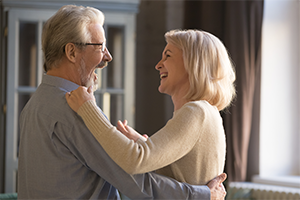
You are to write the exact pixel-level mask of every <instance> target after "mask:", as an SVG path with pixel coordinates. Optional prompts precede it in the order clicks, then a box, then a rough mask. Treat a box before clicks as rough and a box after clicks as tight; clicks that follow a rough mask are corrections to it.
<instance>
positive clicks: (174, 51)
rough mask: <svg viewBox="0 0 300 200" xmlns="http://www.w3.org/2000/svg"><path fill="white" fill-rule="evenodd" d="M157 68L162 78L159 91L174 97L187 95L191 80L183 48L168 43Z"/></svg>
mask: <svg viewBox="0 0 300 200" xmlns="http://www.w3.org/2000/svg"><path fill="white" fill-rule="evenodd" d="M155 69H156V70H158V71H159V74H160V79H161V81H160V86H159V88H158V90H159V92H161V93H165V94H168V95H170V96H172V97H174V96H178V97H183V96H185V94H186V92H187V91H188V88H189V80H188V74H187V72H186V70H185V67H184V63H183V52H182V50H181V49H179V48H178V47H176V46H175V45H173V44H171V43H168V44H167V45H166V47H165V49H164V51H163V53H162V59H161V60H160V61H159V62H158V63H157V65H156V66H155Z"/></svg>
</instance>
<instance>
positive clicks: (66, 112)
mask: <svg viewBox="0 0 300 200" xmlns="http://www.w3.org/2000/svg"><path fill="white" fill-rule="evenodd" d="M65 93H66V91H64V90H63V89H62V88H59V87H52V86H48V85H44V84H41V85H40V86H39V87H38V88H37V90H36V92H35V93H34V94H33V95H32V97H31V98H30V100H29V101H28V102H27V104H26V105H25V107H24V109H23V111H22V113H21V117H22V116H23V115H36V116H41V117H43V118H53V119H55V120H56V121H60V122H68V121H70V120H72V119H73V118H74V117H75V116H76V113H75V112H74V111H73V110H72V109H71V108H70V107H69V105H68V104H67V101H66V99H65Z"/></svg>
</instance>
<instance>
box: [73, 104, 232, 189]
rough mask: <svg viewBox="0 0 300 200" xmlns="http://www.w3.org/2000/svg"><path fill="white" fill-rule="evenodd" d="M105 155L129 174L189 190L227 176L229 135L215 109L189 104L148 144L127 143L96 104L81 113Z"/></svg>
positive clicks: (80, 111) (176, 112) (150, 139)
mask: <svg viewBox="0 0 300 200" xmlns="http://www.w3.org/2000/svg"><path fill="white" fill-rule="evenodd" d="M78 114H79V115H80V116H81V117H82V119H83V120H84V122H85V124H86V125H87V127H88V129H89V130H90V131H91V132H92V134H93V135H94V137H95V138H96V139H97V141H98V142H99V143H100V144H101V146H102V147H103V148H104V150H105V151H106V152H107V154H108V155H109V156H110V157H111V158H112V159H113V160H114V161H115V162H116V163H117V164H118V165H119V166H120V167H121V168H122V169H124V170H125V171H126V172H127V173H129V174H139V173H145V172H150V171H154V170H156V172H157V173H159V174H162V175H165V176H168V177H171V178H174V179H176V180H178V181H180V182H186V183H189V184H200V185H203V184H206V183H207V182H208V181H210V180H211V179H213V178H214V177H216V176H217V175H219V174H220V173H222V172H223V170H224V164H225V152H226V149H225V148H226V147H225V134H224V129H223V124H222V118H221V116H220V113H219V111H218V110H217V108H216V107H214V106H211V105H210V104H209V103H208V102H206V101H191V102H188V103H186V104H185V105H184V106H182V107H181V108H180V109H179V110H177V111H175V112H174V115H173V118H172V119H170V120H169V121H168V122H167V124H166V125H165V126H164V127H163V128H162V129H160V130H159V131H158V132H156V133H155V134H154V135H152V136H151V137H149V138H148V139H147V140H146V141H145V140H143V139H142V138H141V139H138V140H137V141H136V142H134V141H133V140H130V139H128V138H127V137H126V136H124V135H123V134H122V133H121V132H119V131H118V130H117V129H116V127H114V126H113V125H111V123H110V122H109V121H108V120H107V119H106V117H105V116H104V115H103V114H102V112H101V111H100V110H99V108H98V107H97V105H96V104H95V102H93V101H88V102H86V103H84V104H83V105H82V106H81V107H80V108H79V110H78Z"/></svg>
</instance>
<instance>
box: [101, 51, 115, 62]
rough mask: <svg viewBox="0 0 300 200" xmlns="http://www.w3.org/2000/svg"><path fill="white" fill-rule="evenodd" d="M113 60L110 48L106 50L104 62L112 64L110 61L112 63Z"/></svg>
mask: <svg viewBox="0 0 300 200" xmlns="http://www.w3.org/2000/svg"><path fill="white" fill-rule="evenodd" d="M112 59H113V57H112V55H111V54H110V52H109V50H108V48H105V51H104V56H103V60H104V61H106V62H110V61H112Z"/></svg>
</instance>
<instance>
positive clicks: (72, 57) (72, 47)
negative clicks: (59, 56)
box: [65, 43, 77, 63]
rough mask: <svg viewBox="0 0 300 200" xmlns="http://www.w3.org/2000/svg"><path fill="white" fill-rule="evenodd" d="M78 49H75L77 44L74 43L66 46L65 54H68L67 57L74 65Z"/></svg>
mask: <svg viewBox="0 0 300 200" xmlns="http://www.w3.org/2000/svg"><path fill="white" fill-rule="evenodd" d="M76 53H77V52H76V47H75V44H73V43H68V44H66V46H65V54H66V57H67V58H68V60H69V61H70V62H72V63H75V61H76V59H75V57H76Z"/></svg>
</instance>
